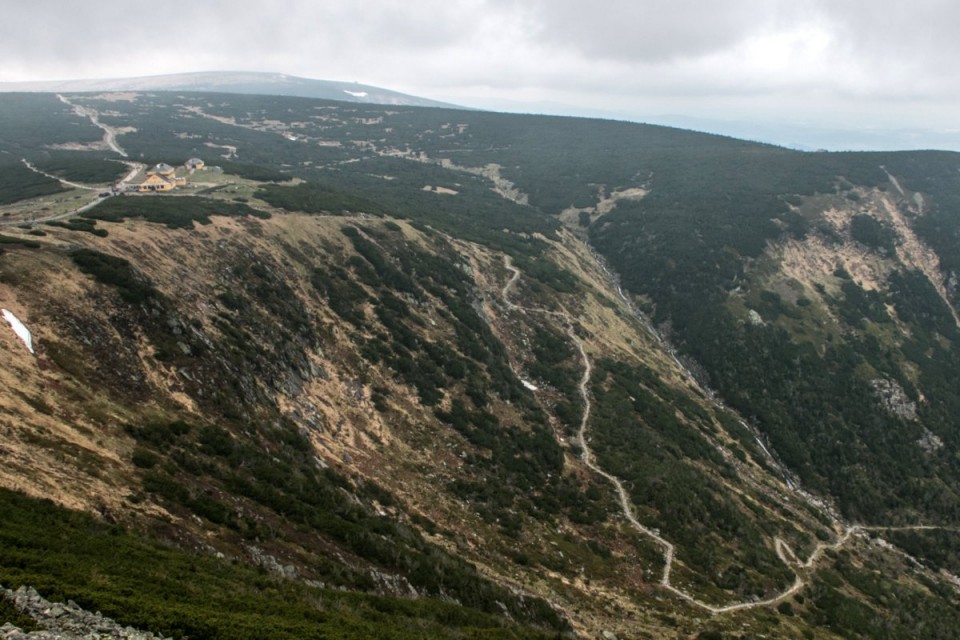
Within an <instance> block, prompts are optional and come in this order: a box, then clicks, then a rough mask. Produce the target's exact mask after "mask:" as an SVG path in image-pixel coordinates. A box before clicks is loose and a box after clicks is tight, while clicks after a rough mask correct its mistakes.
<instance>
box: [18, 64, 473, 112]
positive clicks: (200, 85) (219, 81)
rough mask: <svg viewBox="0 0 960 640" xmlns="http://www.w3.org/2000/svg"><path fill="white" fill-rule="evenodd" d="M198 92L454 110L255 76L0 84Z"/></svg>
mask: <svg viewBox="0 0 960 640" xmlns="http://www.w3.org/2000/svg"><path fill="white" fill-rule="evenodd" d="M12 91H26V92H50V93H53V92H80V91H197V92H207V93H209V92H220V93H240V94H253V95H276V96H291V97H297V98H320V99H323V100H340V101H343V102H362V103H365V104H384V105H389V104H392V105H400V106H416V107H452V106H454V105H451V104H449V103H445V102H438V101H436V100H429V99H427V98H420V97H418V96H411V95H407V94H405V93H400V92H398V91H391V90H390V89H384V88H382V87H374V86H370V85H365V84H358V83H356V82H338V81H335V80H315V79H313V78H301V77H298V76H289V75H286V74H283V73H266V72H258V71H197V72H193V73H174V74H167V75H158V76H140V77H136V78H107V79H92V80H46V81H40V82H0V92H12Z"/></svg>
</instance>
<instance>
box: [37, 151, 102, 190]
mask: <svg viewBox="0 0 960 640" xmlns="http://www.w3.org/2000/svg"><path fill="white" fill-rule="evenodd" d="M20 162H22V163H23V164H24V166H26V167H27V169H30V171H33V172H34V173H39V174H40V175H42V176H45V177H47V178H50V179H51V180H56V181H57V182H60V183H62V184H65V185H67V186H68V187H73V188H74V189H83V190H84V191H97V188H96V187H91V186H90V185H86V184H80V183H79V182H70V181H69V180H64V179H63V178H61V177H59V176H55V175H53V174H52V173H47V172H46V171H44V170H43V169H38V168H36V167H35V166H33V164H31V163H30V161H29V160H27V159H26V158H20Z"/></svg>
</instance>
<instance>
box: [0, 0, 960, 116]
mask: <svg viewBox="0 0 960 640" xmlns="http://www.w3.org/2000/svg"><path fill="white" fill-rule="evenodd" d="M5 5H6V6H5V7H4V9H3V18H2V22H0V81H20V80H60V79H73V78H104V77H117V76H139V75H154V74H163V73H177V72H185V71H200V70H221V69H224V70H226V69H230V70H252V71H278V72H283V73H287V74H291V75H301V76H307V77H312V78H319V79H327V80H348V81H358V82H361V83H365V84H373V85H378V86H383V87H386V88H390V89H395V90H398V91H403V92H406V93H413V94H417V95H422V96H424V97H429V98H435V99H440V100H446V101H451V102H457V103H460V104H483V105H484V106H490V105H492V106H505V107H510V106H511V105H512V104H513V103H514V102H524V103H527V104H528V105H529V104H531V103H532V104H534V105H537V106H539V107H540V108H543V109H548V108H550V107H549V106H548V103H554V106H553V107H552V108H553V109H554V110H574V109H575V108H576V109H580V110H587V111H592V112H596V113H607V114H610V115H614V116H626V117H631V118H637V119H644V118H652V117H654V116H658V115H663V114H682V115H686V116H691V117H699V118H706V117H708V118H715V119H717V118H719V119H731V120H747V121H769V122H777V121H790V122H795V123H804V124H809V125H818V126H830V127H836V128H863V127H879V128H927V129H937V130H943V131H946V130H948V129H953V128H955V127H956V128H957V129H960V124H958V123H957V121H956V115H957V114H960V109H958V107H960V65H958V64H957V63H958V61H960V37H958V36H957V28H958V26H960V3H957V2H955V1H954V2H950V1H946V0H944V1H940V0H912V1H911V2H904V1H903V0H900V1H897V2H894V1H892V0H870V1H865V0H832V1H831V0H698V1H694V0H403V1H400V0H396V1H395V0H366V1H365V2H360V1H357V0H315V1H307V0H272V1H271V2H269V3H268V2H258V1H255V0H229V1H227V0H187V1H184V2H178V3H173V4H171V3H159V4H158V3H151V2H130V1H129V0H128V1H125V2H116V1H111V0H84V2H82V3H73V2H68V1H67V0H29V1H27V2H22V3H21V2H12V1H10V2H6V3H5ZM557 103H559V104H560V105H564V106H557Z"/></svg>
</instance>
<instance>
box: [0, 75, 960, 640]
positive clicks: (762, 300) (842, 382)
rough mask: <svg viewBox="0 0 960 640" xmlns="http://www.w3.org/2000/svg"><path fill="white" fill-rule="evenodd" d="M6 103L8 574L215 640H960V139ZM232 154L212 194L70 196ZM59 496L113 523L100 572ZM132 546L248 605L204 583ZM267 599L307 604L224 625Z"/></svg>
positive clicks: (1, 197) (180, 101)
mask: <svg viewBox="0 0 960 640" xmlns="http://www.w3.org/2000/svg"><path fill="white" fill-rule="evenodd" d="M3 99H4V100H6V101H7V102H6V106H7V108H6V109H4V111H3V113H4V114H5V115H4V116H3V117H4V118H6V120H5V122H10V121H13V119H16V122H18V123H19V124H18V128H17V129H16V130H13V129H11V128H9V125H4V126H5V128H3V129H0V131H2V133H3V135H0V151H2V152H3V153H2V154H0V159H4V160H3V161H4V162H7V161H6V159H7V158H8V157H9V162H8V163H7V164H4V165H3V167H4V169H5V171H7V172H8V173H7V174H6V175H7V176H9V180H7V181H6V182H3V183H2V184H0V203H3V204H0V214H2V215H3V216H4V219H3V223H4V227H3V232H4V234H3V238H2V245H0V248H2V253H0V303H2V306H3V307H4V308H5V309H9V310H10V311H11V312H12V313H14V314H16V317H17V318H19V319H21V320H23V322H24V324H25V325H26V327H27V328H28V329H29V330H30V331H31V332H32V335H33V338H34V345H35V348H36V355H33V354H30V353H29V352H28V351H27V350H26V349H24V347H23V344H22V343H20V342H18V341H17V340H18V338H17V337H16V335H14V334H13V332H12V331H8V332H6V333H5V334H4V335H2V336H0V345H2V347H3V349H4V352H5V354H6V361H5V362H6V364H5V366H4V367H3V368H2V369H0V380H2V381H3V385H4V388H5V389H6V391H5V392H4V393H3V394H2V395H0V406H2V407H3V418H2V423H0V447H2V449H0V452H2V455H3V467H2V472H0V484H2V486H3V487H4V488H5V489H8V490H14V491H15V492H18V493H15V494H11V495H9V496H7V494H4V500H6V501H7V502H8V503H9V505H10V508H11V513H14V512H16V513H18V514H19V513H21V512H22V519H20V520H17V522H18V523H19V524H17V525H16V527H18V528H15V527H14V526H13V525H12V524H11V525H10V527H9V529H0V533H3V535H4V536H6V537H5V538H4V539H5V540H7V541H9V543H10V544H8V545H7V548H6V550H5V551H2V552H0V583H3V584H4V585H5V586H7V587H11V588H13V589H17V588H18V587H20V586H21V585H24V586H27V587H33V588H35V589H37V591H38V592H39V593H40V595H42V596H43V597H44V598H47V599H48V600H51V601H58V602H66V601H67V600H69V599H73V600H75V601H76V602H77V603H80V605H82V606H83V607H84V608H86V609H88V610H101V611H103V612H104V613H105V614H107V615H110V616H111V617H112V618H114V619H116V620H118V621H119V622H120V623H121V624H130V625H132V626H134V627H137V628H141V629H150V630H152V631H155V632H157V633H162V634H164V635H171V636H183V635H189V636H190V637H257V634H258V630H259V629H261V628H263V627H264V625H265V624H268V623H267V621H268V620H269V624H271V625H279V626H278V627H277V629H278V631H277V635H276V637H326V636H325V635H324V633H326V632H325V631H324V629H326V630H329V629H330V628H333V627H334V626H335V625H337V624H345V623H346V621H347V620H350V621H352V622H350V623H349V624H348V625H347V626H348V627H349V628H350V629H352V631H350V633H352V634H354V635H352V636H345V637H371V636H370V635H369V634H370V633H371V629H370V627H368V626H366V625H367V624H368V623H372V621H375V620H377V619H378V618H380V619H383V620H389V622H388V623H386V624H384V625H381V626H380V628H379V629H380V630H379V633H381V636H382V637H397V638H401V637H464V636H466V637H481V635H482V637H504V638H506V637H515V638H519V637H524V638H526V637H530V638H534V637H555V636H556V635H566V636H576V637H583V638H594V637H598V636H603V637H609V636H613V635H615V636H616V637H619V638H697V637H700V638H717V637H720V638H753V637H798V638H801V637H802V638H838V637H882V638H891V639H897V638H908V637H922V634H924V633H928V632H929V633H928V635H929V637H952V636H951V635H950V633H951V632H952V631H951V630H953V629H956V628H960V627H958V625H957V624H956V623H958V620H957V619H956V615H957V614H956V607H955V604H956V603H957V602H958V601H960V594H958V592H957V590H956V585H957V584H958V583H960V581H958V579H957V578H956V575H957V574H958V573H960V563H958V562H957V561H956V552H957V550H960V539H958V538H957V537H956V534H957V527H958V523H960V520H958V517H960V516H958V515H957V514H958V513H960V490H958V488H960V480H958V478H960V470H958V468H957V464H956V456H955V455H954V452H955V451H956V445H957V443H958V441H960V432H958V430H957V429H956V425H955V423H954V421H953V419H952V415H954V413H953V408H955V407H956V406H957V403H958V401H960V400H958V397H957V395H956V392H955V390H953V389H952V388H951V387H950V385H949V382H948V381H949V380H950V379H951V378H950V372H952V371H955V367H956V365H957V360H956V355H955V353H954V351H955V350H954V345H953V343H954V342H955V340H956V339H958V338H960V329H958V323H957V322H956V317H957V312H956V308H955V298H956V295H957V291H956V286H955V285H956V280H957V275H956V274H957V273H958V272H960V271H958V267H960V265H958V264H957V263H956V257H955V256H956V254H954V253H952V247H953V246H954V245H953V244H952V243H954V242H955V239H956V237H957V232H956V230H957V229H960V219H958V218H957V213H956V211H955V210H954V209H953V208H952V207H953V203H954V202H960V185H958V184H957V178H956V176H955V174H956V173H957V172H956V168H957V167H958V166H960V163H958V162H957V160H956V157H955V156H954V155H953V154H937V153H921V152H918V153H916V154H910V153H907V154H810V153H798V152H788V151H786V150H782V149H777V148H774V147H766V146H763V145H754V144H752V143H745V142H740V141H735V140H731V139H726V138H718V137H713V136H705V135H702V134H693V133H691V132H682V131H676V130H669V129H665V128H660V127H648V126H644V125H629V124H626V123H615V122H602V121H589V120H577V119H568V118H541V117H533V116H506V115H497V114H486V113H481V112H460V111H454V110H445V109H417V108H413V107H404V106H390V107H379V106H375V105H357V104H350V105H346V104H339V103H334V102H325V101H316V100H308V99H297V98H280V97H266V96H227V95H225V94H221V95H214V94H189V93H177V94H164V93H150V94H145V93H141V94H136V95H131V96H129V99H125V100H107V99H106V98H105V97H104V96H101V95H95V94H65V95H62V96H60V98H58V96H54V95H44V94H36V95H32V96H30V95H26V94H22V95H14V96H8V97H3ZM91 114H96V115H95V116H93V115H91ZM0 124H3V123H0ZM41 125H42V126H41ZM105 131H106V132H108V133H109V132H110V131H124V132H125V133H124V134H123V136H122V143H123V146H122V147H119V146H118V143H117V141H116V138H113V139H112V140H113V144H112V145H110V144H107V145H105V146H104V140H105V138H104V135H105V134H104V132H105ZM65 145H66V146H69V147H70V149H69V150H67V149H65V148H64V146H65ZM98 145H99V147H98ZM224 148H227V149H230V150H231V152H230V154H229V157H228V158H219V159H214V155H215V152H216V155H218V152H219V151H220V150H221V149H224ZM572 148H575V149H576V150H577V153H576V154H571V153H568V150H569V149H572ZM611 150H612V151H611ZM204 155H207V156H208V157H209V158H210V160H209V162H215V163H218V164H220V165H221V166H222V172H223V173H222V174H217V176H216V177H214V176H212V175H211V176H210V177H209V185H207V186H204V187H203V188H198V189H181V190H180V191H175V192H173V193H171V194H169V195H166V194H163V195H161V194H149V195H135V194H130V195H122V196H113V197H110V198H106V199H103V201H102V202H99V203H98V204H97V205H96V206H95V207H93V208H89V209H82V208H81V207H79V206H73V205H72V204H71V205H70V206H71V207H72V208H70V209H64V210H62V211H61V210H54V209H53V206H66V204H68V203H72V202H74V200H72V199H70V200H67V202H66V203H62V204H58V205H53V204H52V202H53V201H54V200H55V199H56V198H65V197H69V198H73V196H72V195H70V196H66V195H61V194H69V193H71V192H70V191H65V189H68V188H70V186H71V185H87V186H89V187H92V188H94V190H95V191H97V192H99V191H100V190H101V189H102V187H103V186H106V185H110V184H114V183H115V182H116V181H118V180H121V181H122V180H130V179H131V176H133V175H135V172H134V173H131V171H132V170H134V169H138V168H139V167H141V166H153V165H155V164H157V163H160V162H167V163H180V162H183V161H185V160H186V159H187V158H191V157H201V158H202V157H203V156H204ZM21 158H23V160H22V161H21ZM25 163H29V164H25ZM130 163H135V164H130ZM28 167H33V168H34V169H36V171H34V170H32V169H29V168H28ZM24 172H26V173H24ZM205 179H206V178H205ZM78 208H79V209H81V210H79V211H78V210H77V209H78ZM27 496H29V497H27ZM37 499H50V500H53V501H54V502H55V503H56V505H59V506H54V505H52V504H51V505H47V504H46V503H43V504H44V505H45V506H43V507H40V506H36V505H35V506H32V507H31V506H29V505H30V504H33V503H30V502H29V500H37ZM37 504H40V503H37ZM15 505H19V506H15ZM63 507H66V508H69V509H73V510H77V511H80V512H84V514H89V515H83V514H74V512H69V513H70V514H73V515H67V512H59V511H57V509H60V508H63ZM31 509H32V510H34V511H36V512H37V513H42V514H45V515H43V517H44V518H50V519H51V520H50V521H57V520H58V519H59V520H60V521H62V522H64V523H67V522H77V523H78V525H77V526H78V527H79V530H88V531H90V532H91V533H90V537H89V538H87V537H84V536H86V534H84V535H83V536H80V538H79V539H81V540H82V541H83V544H84V545H89V547H90V550H89V551H87V552H84V553H81V554H78V555H77V560H76V563H71V564H70V565H69V566H70V572H71V573H67V571H66V570H60V569H56V568H54V567H51V566H48V565H46V564H45V563H42V562H38V560H37V558H38V556H39V555H41V554H42V553H44V547H43V546H42V545H40V544H39V543H38V544H35V545H34V544H31V543H30V539H31V538H36V539H37V540H40V539H45V538H44V537H43V536H40V535H39V531H40V530H41V529H47V528H50V526H51V525H50V524H49V522H50V521H44V522H47V523H46V524H41V521H40V520H39V519H37V520H31V519H30V516H29V515H28V514H29V512H30V511H31ZM39 517H40V516H37V518H39ZM87 517H89V518H92V519H91V520H90V521H89V522H88V521H86V520H83V519H82V518H87ZM18 518H20V516H18ZM84 523H87V524H84ZM63 526H66V525H63ZM70 526H73V525H70ZM103 527H106V528H105V529H104V528H103ZM55 528H56V527H53V529H54V530H55ZM107 531H112V532H113V533H106V532H107ZM78 535H79V534H78ZM104 535H114V536H121V537H122V540H123V544H124V545H130V548H131V549H140V551H136V552H135V553H133V556H132V557H134V558H141V557H142V558H147V557H149V555H150V554H151V553H157V552H156V551H148V549H149V548H153V547H151V545H154V546H157V548H163V549H165V551H164V552H163V553H164V554H165V555H164V557H165V558H167V559H166V560H165V563H166V564H165V565H164V564H160V565H156V566H155V567H154V569H152V570H151V571H152V572H154V573H155V577H157V579H159V580H161V582H163V583H164V584H167V582H166V581H167V580H173V579H174V575H180V574H177V573H176V572H178V571H180V570H181V569H183V568H184V567H189V566H194V567H195V568H198V570H200V571H202V572H203V575H204V576H205V578H204V579H205V580H206V579H209V580H211V581H214V580H219V582H216V583H214V582H210V583H209V584H210V586H209V587H208V588H210V589H212V590H214V592H215V593H217V594H223V598H226V599H224V600H222V601H221V600H217V599H216V598H215V599H214V600H216V602H218V603H219V604H216V605H214V603H213V601H211V604H210V605H209V606H207V605H196V606H193V605H191V606H189V607H188V606H187V603H186V602H185V601H182V600H178V599H174V600H172V601H171V603H170V604H163V603H164V600H165V599H167V598H169V597H170V595H169V594H168V593H164V594H163V595H162V596H161V595H160V594H159V592H157V591H154V590H152V588H151V587H148V586H147V585H145V584H144V583H143V582H142V581H138V580H137V578H136V577H135V576H136V574H137V572H138V568H137V565H136V564H135V563H134V564H129V565H125V566H124V567H116V568H110V566H109V564H105V562H104V560H103V556H102V555H99V554H101V553H102V551H100V550H99V549H100V547H99V546H98V545H100V544H101V538H102V536H104ZM48 551H50V550H49V549H48ZM50 552H52V551H50ZM168 552H169V553H168ZM141 554H143V555H141ZM84 563H87V564H86V565H84ZM218 563H220V564H218ZM227 564H229V565H230V566H231V567H235V570H234V569H229V570H227V569H226V568H224V565H227ZM165 566H166V567H168V568H164V567H165ZM199 567H202V569H199ZM218 567H220V568H218ZM183 570H185V571H186V570H187V569H183ZM245 571H252V572H253V573H254V574H256V575H258V576H259V577H250V575H248V574H246V573H244V572H245ZM104 572H107V573H109V574H110V575H111V576H114V577H113V578H111V579H110V580H101V579H100V578H98V577H97V576H98V575H101V574H103V573H104ZM164 572H167V573H164ZM121 583H122V584H125V585H127V586H126V587H123V588H122V589H121V588H119V587H118V586H117V585H118V584H121ZM214 584H216V585H219V586H214ZM228 584H232V585H234V586H233V587H227V586H226V585H228ZM248 589H252V590H253V591H248ZM257 589H261V590H263V591H264V593H268V594H273V595H270V596H269V597H270V598H273V597H274V596H275V595H276V594H287V595H286V596H280V598H281V599H283V598H286V599H287V600H288V603H289V606H290V607H292V608H291V609H289V610H288V613H287V614H285V615H286V616H287V617H286V618H283V619H284V620H286V622H280V619H279V618H277V617H271V616H272V614H270V613H269V612H268V611H266V610H261V609H259V608H258V609H257V611H259V613H257V614H256V615H252V616H250V617H244V618H240V617H231V616H226V615H224V613H223V612H224V611H235V610H236V609H235V607H238V606H240V605H239V604H238V603H239V602H240V599H242V598H246V597H247V595H245V594H248V593H253V592H254V591H256V590H257ZM231 591H232V592H234V595H235V598H236V599H234V600H229V598H227V592H231ZM139 594H144V595H143V596H142V597H140V595H139ZM149 594H155V595H149ZM341 594H347V595H341ZM217 597H218V598H219V597H220V596H219V595H218V596H217ZM228 600H229V601H228ZM270 602H274V600H270ZM178 603H179V604H178ZM270 606H274V605H270ZM165 607H169V608H170V609H169V610H168V609H166V608H165ZM294 609H295V610H296V612H295V613H294V612H293V611H294ZM170 610H176V611H177V612H178V613H177V614H176V615H172V614H171V615H168V613H169V611H170ZM258 616H259V617H258ZM318 616H319V617H318ZM321 619H322V620H321ZM401 619H403V620H406V621H407V622H410V621H413V620H415V621H416V622H415V623H413V624H414V625H422V626H421V627H420V628H421V629H422V630H423V631H422V633H419V632H417V631H415V630H411V629H408V628H405V624H406V623H404V622H401ZM323 620H325V621H326V622H324V621H323ZM308 621H312V622H308ZM301 623H302V624H301ZM324 625H331V626H324ZM351 625H353V626H351ZM228 629H229V631H228ZM311 629H312V630H311ZM921 629H922V630H923V631H921ZM418 633H419V635H418ZM470 634H476V635H470ZM605 634H606V635H605ZM917 634H921V635H920V636H918V635H917ZM935 634H939V635H935Z"/></svg>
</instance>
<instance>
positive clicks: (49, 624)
mask: <svg viewBox="0 0 960 640" xmlns="http://www.w3.org/2000/svg"><path fill="white" fill-rule="evenodd" d="M0 588H2V587H0ZM0 595H2V597H3V598H5V599H6V600H8V601H9V602H11V603H12V604H13V606H14V607H16V608H17V610H19V611H20V612H21V613H23V614H24V615H27V616H29V617H31V618H33V619H34V620H35V621H36V625H37V626H38V627H40V630H36V631H29V632H28V631H23V630H21V629H20V628H18V627H16V626H14V625H13V624H11V623H10V622H7V621H3V620H0V622H4V624H3V625H2V626H0V638H2V639H3V640H27V639H29V640H101V639H103V640H106V639H107V638H110V639H111V640H115V639H117V638H120V639H122V640H163V636H161V635H157V634H154V633H152V632H149V631H139V630H137V629H134V628H133V627H124V626H123V625H121V624H119V623H118V622H115V621H114V620H111V619H110V618H107V617H105V616H104V615H102V614H101V613H100V612H99V611H98V612H96V613H90V612H89V611H85V610H84V609H82V608H81V607H80V606H78V605H77V603H75V602H73V601H72V600H68V601H67V603H66V604H62V603H59V602H50V601H49V600H47V599H45V598H43V597H42V596H41V595H40V594H39V593H37V592H36V590H34V589H33V588H32V587H20V588H19V589H17V590H16V591H13V590H11V589H6V590H4V591H2V592H0ZM166 640H171V639H166Z"/></svg>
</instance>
